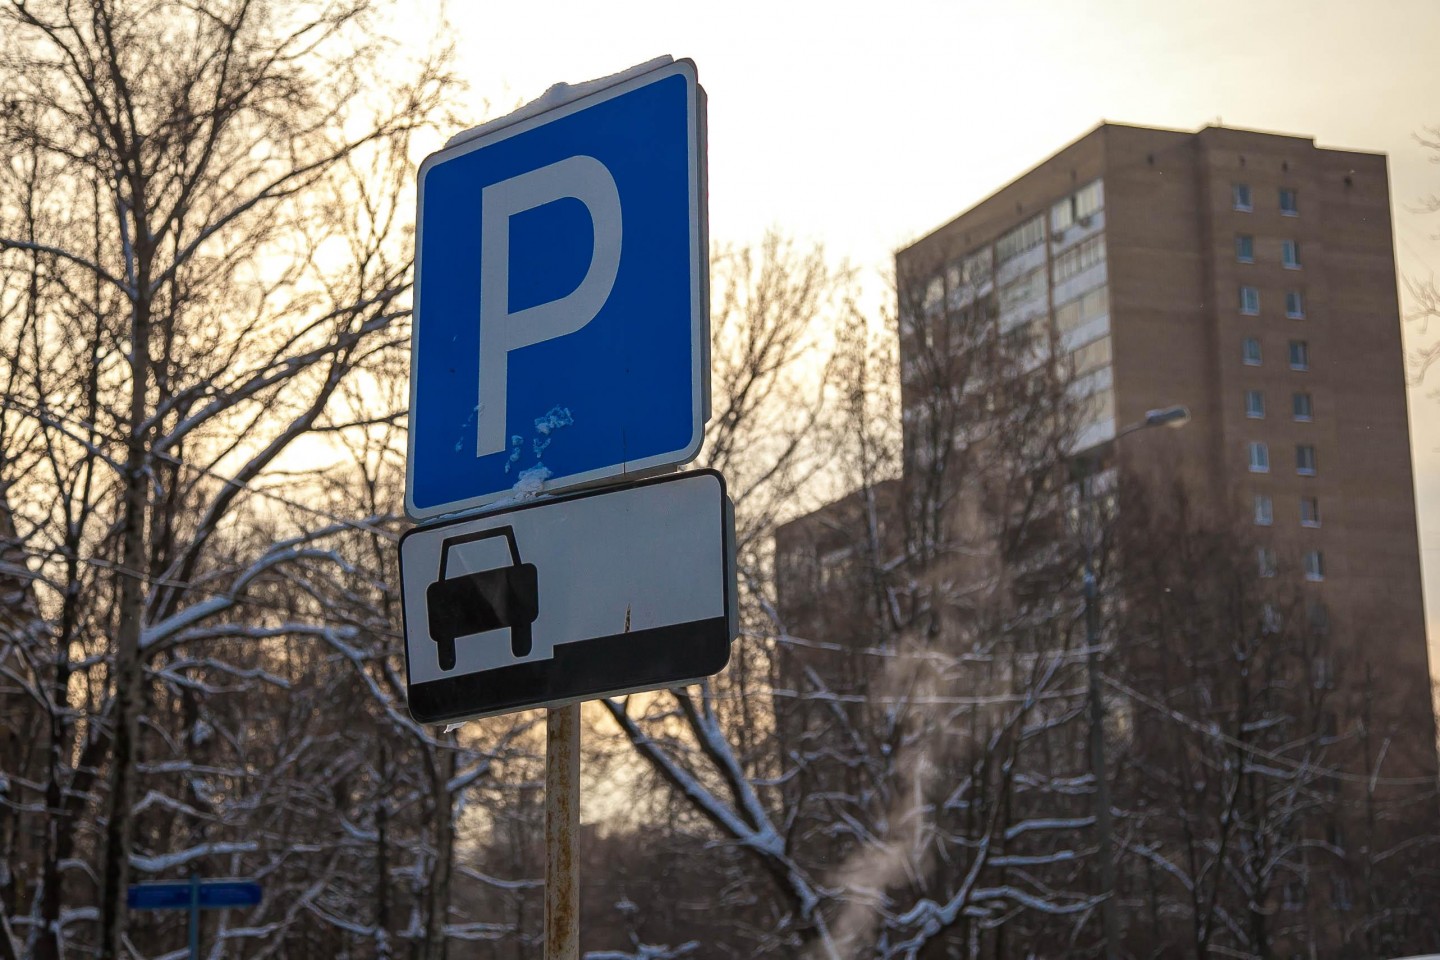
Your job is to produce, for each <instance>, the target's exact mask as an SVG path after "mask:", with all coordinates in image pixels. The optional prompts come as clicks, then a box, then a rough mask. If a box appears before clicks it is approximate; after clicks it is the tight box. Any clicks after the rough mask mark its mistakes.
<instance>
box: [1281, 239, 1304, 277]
mask: <svg viewBox="0 0 1440 960" xmlns="http://www.w3.org/2000/svg"><path fill="white" fill-rule="evenodd" d="M1280 262H1281V263H1283V264H1285V269H1287V270H1299V269H1300V244H1298V243H1296V242H1295V241H1294V240H1281V241H1280Z"/></svg>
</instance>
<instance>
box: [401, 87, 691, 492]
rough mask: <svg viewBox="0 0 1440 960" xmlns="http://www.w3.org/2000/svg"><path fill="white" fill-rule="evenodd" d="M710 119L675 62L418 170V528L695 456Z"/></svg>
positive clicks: (413, 393)
mask: <svg viewBox="0 0 1440 960" xmlns="http://www.w3.org/2000/svg"><path fill="white" fill-rule="evenodd" d="M703 101H704V93H703V91H702V90H701V88H700V85H699V82H698V80H697V77H696V73H695V66H694V64H693V63H691V62H689V61H679V62H673V63H668V64H664V65H661V66H658V67H657V68H656V69H654V70H650V71H648V72H644V73H641V74H639V75H632V76H627V77H625V78H623V79H621V80H619V81H618V82H616V83H614V84H611V85H608V86H605V87H603V88H601V89H599V90H597V91H595V92H592V93H589V94H587V95H585V96H582V97H579V98H578V99H574V100H571V101H569V102H567V103H564V104H562V105H560V106H557V107H555V108H553V109H550V110H546V111H544V112H541V113H537V114H533V115H530V116H522V117H521V119H518V120H516V121H515V122H513V123H509V124H505V123H503V122H502V124H501V125H499V126H498V127H496V128H493V129H484V130H481V131H480V132H479V133H478V134H477V135H476V136H475V137H474V138H472V139H468V140H463V141H462V142H460V143H458V144H457V145H455V146H451V147H447V148H446V149H444V150H442V151H440V152H439V153H436V154H434V155H432V156H431V157H429V158H428V159H426V161H425V162H424V164H422V166H421V168H420V186H419V198H420V200H419V202H420V213H419V222H418V228H417V231H418V232H417V240H416V267H415V275H416V281H415V317H414V323H413V332H412V339H411V370H410V441H409V444H410V446H409V459H408V464H407V471H406V495H405V501H406V502H405V507H406V512H407V513H409V514H410V516H411V517H412V518H414V519H417V520H421V519H425V518H429V517H435V516H438V515H441V514H445V513H453V512H455V511H459V510H464V509H467V508H471V507H477V506H480V505H483V504H485V503H488V502H491V501H494V500H497V499H500V498H502V497H506V496H509V495H511V493H512V492H514V491H517V490H532V491H533V490H541V489H543V490H555V489H561V488H565V487H571V486H576V485H579V484H584V483H589V482H593V481H595V480H600V479H603V478H606V477H612V476H621V475H626V474H637V473H640V474H643V473H644V472H647V471H653V470H655V469H657V468H659V467H662V466H666V465H673V464H680V463H685V462H688V461H689V460H692V459H694V457H695V455H696V454H697V453H698V452H699V448H700V443H701V440H702V438H703V435H704V427H705V420H706V419H707V418H708V416H709V409H708V407H709V377H708V374H709V317H708V303H707V300H708V283H707V271H708V266H707V252H706V244H707V238H706V232H705V198H704V152H705V150H704V107H703Z"/></svg>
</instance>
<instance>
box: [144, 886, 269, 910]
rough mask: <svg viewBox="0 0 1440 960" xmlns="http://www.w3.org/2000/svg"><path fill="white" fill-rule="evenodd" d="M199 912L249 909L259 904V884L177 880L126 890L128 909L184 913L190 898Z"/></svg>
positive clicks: (189, 904) (188, 905) (189, 903)
mask: <svg viewBox="0 0 1440 960" xmlns="http://www.w3.org/2000/svg"><path fill="white" fill-rule="evenodd" d="M192 896H193V897H194V898H195V906H196V907H197V908H199V909H201V910H216V909H220V908H222V907H253V906H255V905H256V904H258V903H259V902H260V884H258V883H253V882H251V881H249V880H198V881H190V880H180V881H169V882H164V883H136V884H132V885H131V886H130V888H129V890H128V891H127V894H126V898H125V902H126V903H127V904H129V906H130V909H131V910H188V909H189V908H190V906H191V897H192Z"/></svg>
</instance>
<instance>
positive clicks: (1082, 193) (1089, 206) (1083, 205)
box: [1075, 180, 1105, 226]
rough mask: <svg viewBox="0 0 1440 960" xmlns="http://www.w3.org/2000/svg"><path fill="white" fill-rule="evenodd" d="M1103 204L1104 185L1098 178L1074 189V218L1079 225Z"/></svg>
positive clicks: (1082, 224) (1098, 210)
mask: <svg viewBox="0 0 1440 960" xmlns="http://www.w3.org/2000/svg"><path fill="white" fill-rule="evenodd" d="M1104 205H1105V186H1104V184H1103V183H1102V182H1101V181H1099V180H1093V181H1091V182H1090V183H1087V184H1086V185H1085V186H1083V187H1081V188H1080V189H1079V190H1077V191H1075V219H1076V220H1078V221H1079V222H1080V224H1081V226H1084V225H1085V221H1087V220H1089V219H1090V218H1091V217H1092V216H1094V215H1095V214H1097V213H1099V212H1100V208H1101V207H1103V206H1104Z"/></svg>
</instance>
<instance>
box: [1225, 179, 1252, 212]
mask: <svg viewBox="0 0 1440 960" xmlns="http://www.w3.org/2000/svg"><path fill="white" fill-rule="evenodd" d="M1230 193H1231V196H1232V197H1233V199H1234V200H1235V209H1236V210H1244V211H1245V212H1246V213H1249V212H1250V211H1251V210H1253V209H1254V207H1253V206H1251V204H1250V184H1248V183H1237V184H1235V185H1234V186H1232V187H1231V189H1230Z"/></svg>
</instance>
